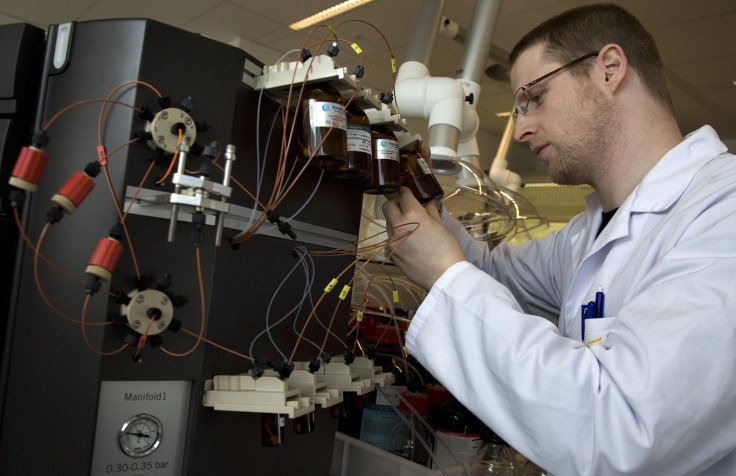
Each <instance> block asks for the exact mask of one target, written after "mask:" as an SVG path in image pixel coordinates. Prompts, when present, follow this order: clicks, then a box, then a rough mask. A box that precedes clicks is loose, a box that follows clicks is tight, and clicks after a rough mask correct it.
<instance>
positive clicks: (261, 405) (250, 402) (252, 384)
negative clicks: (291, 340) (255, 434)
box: [202, 374, 314, 418]
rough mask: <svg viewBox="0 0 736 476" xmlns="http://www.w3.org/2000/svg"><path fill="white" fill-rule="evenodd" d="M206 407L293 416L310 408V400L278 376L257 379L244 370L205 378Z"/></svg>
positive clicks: (310, 409)
mask: <svg viewBox="0 0 736 476" xmlns="http://www.w3.org/2000/svg"><path fill="white" fill-rule="evenodd" d="M202 404H203V405H204V406H206V407H211V408H214V409H215V410H220V411H232V412H250V413H279V414H283V415H288V416H289V418H297V417H300V416H302V415H306V414H307V413H310V412H313V411H314V403H312V400H311V399H310V398H309V397H304V396H302V395H301V392H300V390H299V389H298V388H293V389H292V388H289V386H288V384H287V383H286V382H285V381H283V380H281V379H280V378H279V377H274V376H266V375H264V376H263V377H260V378H258V379H255V378H253V377H252V376H250V375H247V374H239V375H216V376H215V377H214V378H213V379H212V380H207V381H206V382H205V392H204V400H203V403H202Z"/></svg>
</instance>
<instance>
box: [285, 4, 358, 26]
mask: <svg viewBox="0 0 736 476" xmlns="http://www.w3.org/2000/svg"><path fill="white" fill-rule="evenodd" d="M372 1H373V0H346V1H344V2H341V3H338V4H337V5H335V6H332V7H330V8H325V9H324V10H322V11H321V12H319V13H315V14H314V15H312V16H308V17H307V18H304V19H303V20H299V21H298V22H294V23H292V24H291V25H289V28H291V29H292V30H294V31H299V30H303V29H304V28H307V27H308V26H312V25H315V24H317V23H319V22H321V21H324V20H327V19H328V18H332V17H334V16H337V15H340V14H341V13H345V12H347V11H349V10H352V9H353V8H356V7H359V6H361V5H364V4H366V3H369V2H372Z"/></svg>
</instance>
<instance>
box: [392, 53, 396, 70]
mask: <svg viewBox="0 0 736 476" xmlns="http://www.w3.org/2000/svg"><path fill="white" fill-rule="evenodd" d="M391 71H393V73H394V74H396V58H394V57H393V56H392V57H391Z"/></svg>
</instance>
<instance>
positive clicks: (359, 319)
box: [355, 311, 363, 322]
mask: <svg viewBox="0 0 736 476" xmlns="http://www.w3.org/2000/svg"><path fill="white" fill-rule="evenodd" d="M355 320H356V321H358V322H360V321H362V320H363V311H358V314H356V316H355Z"/></svg>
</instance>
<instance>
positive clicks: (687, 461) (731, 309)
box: [383, 6, 736, 476]
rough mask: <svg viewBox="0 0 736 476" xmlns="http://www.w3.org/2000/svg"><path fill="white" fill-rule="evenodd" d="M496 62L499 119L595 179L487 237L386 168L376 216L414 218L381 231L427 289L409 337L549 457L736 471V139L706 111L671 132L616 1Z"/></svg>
mask: <svg viewBox="0 0 736 476" xmlns="http://www.w3.org/2000/svg"><path fill="white" fill-rule="evenodd" d="M510 65H511V84H512V86H513V90H514V91H516V93H515V102H516V110H515V115H516V125H515V131H514V135H515V139H516V140H518V141H521V142H526V143H528V144H529V146H530V147H531V148H532V150H533V151H534V152H535V153H537V154H538V155H539V157H540V159H541V160H542V161H544V162H545V163H546V164H547V166H548V168H549V173H550V176H551V178H552V179H553V180H554V181H556V182H558V183H562V184H590V185H591V186H592V187H593V188H594V189H595V193H593V194H592V195H590V196H589V197H587V199H586V211H585V212H583V213H581V214H580V215H578V216H576V217H575V218H573V219H572V221H571V222H570V223H569V224H568V225H567V226H566V227H565V228H564V229H562V230H559V231H557V232H553V233H552V234H551V235H550V236H549V237H547V238H546V239H544V240H541V241H532V242H529V243H525V244H523V245H521V246H519V247H517V248H511V247H509V246H506V245H505V244H502V245H500V246H498V247H496V248H495V249H494V250H493V251H489V250H488V248H487V247H485V246H483V244H481V243H479V242H475V241H473V240H472V239H471V238H470V237H469V236H468V235H467V234H466V233H464V230H463V229H462V227H461V226H460V225H459V224H458V223H457V222H455V221H453V220H452V219H451V218H450V217H448V216H447V215H446V214H444V215H442V216H440V215H439V214H438V212H437V209H436V207H435V206H434V205H433V204H429V205H427V206H426V207H422V206H421V205H419V203H418V202H417V201H416V200H415V199H414V197H413V196H412V195H411V193H410V192H409V190H408V189H405V188H402V189H401V192H400V193H399V196H398V197H395V198H394V199H392V200H389V201H387V202H386V204H385V205H384V207H383V210H384V214H385V216H386V219H387V223H388V228H389V234H390V235H391V234H392V232H391V231H390V229H391V227H395V226H397V225H401V224H403V223H408V222H417V223H419V227H418V229H417V230H416V231H415V232H414V233H413V234H412V235H411V236H410V237H409V238H408V239H407V240H406V241H404V242H403V244H401V245H400V246H399V245H398V243H399V240H397V241H396V243H394V244H391V245H389V248H390V249H392V250H395V254H394V255H393V258H394V261H395V262H396V264H397V265H398V266H399V267H400V268H401V270H402V271H403V272H404V273H405V274H406V275H407V276H408V277H409V278H411V279H412V280H414V281H415V282H416V283H417V284H419V285H421V286H423V287H424V288H426V289H428V290H429V293H428V295H427V297H426V299H425V300H424V302H423V303H422V305H421V307H420V308H419V309H418V310H417V312H416V315H415V316H414V318H413V321H412V323H411V326H410V327H409V330H408V335H407V348H408V349H409V351H410V352H411V353H412V354H413V355H414V356H415V357H416V358H417V359H418V360H419V361H420V362H421V363H422V364H423V365H424V366H425V367H426V368H427V369H428V370H429V371H430V372H431V373H432V374H433V375H434V376H436V377H437V378H438V379H439V380H440V381H441V382H442V383H443V384H444V385H446V386H447V387H448V389H449V390H450V391H451V392H452V393H453V394H454V395H455V396H456V397H457V398H458V399H459V400H460V401H461V402H462V403H463V404H464V405H466V406H467V407H468V408H469V409H471V410H472V411H473V412H474V413H475V414H476V415H477V416H478V417H480V418H481V419H482V420H483V421H484V422H485V423H486V424H488V426H490V427H491V428H492V429H493V430H494V431H495V432H496V433H498V434H499V435H500V436H501V437H502V438H503V439H504V440H506V441H507V442H509V444H511V445H512V446H514V447H515V448H516V449H518V450H519V451H521V452H522V453H523V454H525V455H526V456H527V457H529V458H530V459H531V460H532V461H534V462H536V463H537V464H539V465H540V466H542V467H544V468H546V469H547V470H548V471H549V472H550V473H551V474H555V475H560V476H571V475H595V476H602V475H615V474H637V475H646V476H654V475H667V476H674V475H694V474H702V475H736V160H734V156H733V155H731V154H729V153H728V152H727V148H726V146H725V145H724V144H723V143H721V141H720V140H719V138H718V136H717V135H716V133H715V131H714V130H713V129H712V128H710V127H708V126H705V127H703V128H701V129H698V130H697V131H695V132H693V133H691V134H689V135H687V136H686V137H683V136H682V134H681V133H680V130H679V128H678V126H677V124H676V122H675V118H674V115H673V110H672V105H671V100H670V96H669V92H668V91H667V86H666V81H665V77H664V72H663V66H662V63H661V60H660V57H659V54H658V53H657V50H656V47H655V45H654V42H653V40H652V39H651V37H650V35H649V34H648V33H646V32H645V31H644V29H643V28H642V27H641V25H640V24H639V23H638V22H637V21H636V20H635V19H634V18H633V17H631V16H630V15H629V14H628V13H626V12H625V11H623V10H621V9H620V8H618V7H614V6H585V7H581V8H578V9H574V10H571V11H569V12H566V13H564V14H562V15H560V16H559V17H556V18H553V19H551V20H549V21H548V22H545V23H544V24H542V25H540V26H539V27H538V28H537V29H535V30H533V31H532V32H530V33H529V34H528V35H527V36H525V37H524V38H523V39H522V40H521V41H520V42H519V43H518V45H517V46H516V47H515V49H514V50H513V51H512V53H511V57H510ZM604 220H610V221H608V222H607V224H606V223H605V222H604ZM403 230H406V227H404V228H402V232H403ZM398 233H399V231H398V230H397V231H396V234H398ZM583 314H585V316H586V318H585V319H583ZM555 323H556V324H555Z"/></svg>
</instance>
